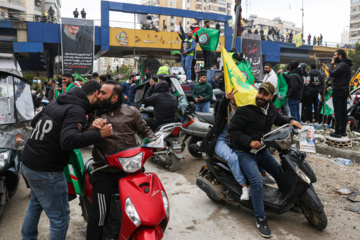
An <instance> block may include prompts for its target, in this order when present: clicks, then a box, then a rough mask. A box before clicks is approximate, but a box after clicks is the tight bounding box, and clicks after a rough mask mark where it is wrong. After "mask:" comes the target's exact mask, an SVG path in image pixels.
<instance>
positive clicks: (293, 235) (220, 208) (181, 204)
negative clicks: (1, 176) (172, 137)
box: [0, 148, 355, 240]
mask: <svg viewBox="0 0 360 240" xmlns="http://www.w3.org/2000/svg"><path fill="white" fill-rule="evenodd" d="M89 154H90V150H89V148H88V149H84V150H83V155H84V159H86V157H88V156H89ZM185 156H186V157H185V159H183V160H182V161H181V162H180V169H179V171H178V172H177V173H170V172H168V171H167V170H165V169H163V168H161V167H159V166H157V165H155V164H153V163H151V162H148V163H146V165H145V167H146V171H151V172H155V173H157V174H158V175H159V177H160V179H161V181H162V183H163V185H164V187H165V189H166V191H167V194H168V196H169V199H170V222H169V225H168V227H167V230H166V232H165V237H164V239H171V240H180V239H181V240H184V239H187V240H192V239H194V240H195V239H196V240H199V239H207V240H208V239H210V240H211V239H214V240H217V239H226V240H227V239H263V238H261V237H260V236H259V235H258V233H257V230H256V228H255V220H254V216H253V212H252V211H251V210H248V209H246V208H242V207H232V206H228V205H219V204H215V203H214V202H212V201H211V200H210V199H209V198H208V197H207V196H206V195H205V194H204V193H203V192H202V191H201V190H199V189H198V188H197V187H196V185H195V179H196V174H197V172H198V170H199V169H200V167H201V165H202V164H203V162H202V160H196V159H194V158H192V157H189V156H187V155H185ZM28 201H29V190H28V189H26V186H25V183H24V181H23V180H21V182H20V186H19V190H18V192H17V193H16V195H15V196H14V197H13V199H11V201H10V203H9V204H8V205H7V206H6V208H5V212H4V216H3V219H2V221H1V222H0V239H2V240H4V239H11V240H12V239H21V234H20V232H21V226H22V222H23V218H24V214H25V211H26V208H27V204H28ZM70 205H71V220H70V226H69V231H68V235H67V239H77V240H79V239H85V234H86V233H85V229H86V223H85V221H84V220H83V219H82V217H81V209H80V206H79V205H78V200H77V199H75V200H73V201H72V202H71V203H70ZM268 223H269V226H270V228H271V230H272V232H273V238H272V239H291V240H296V239H319V240H320V239H334V238H333V237H332V235H331V232H330V231H328V229H329V228H331V226H330V227H328V229H326V230H325V231H323V232H319V231H317V230H316V229H314V228H313V227H311V226H310V225H309V224H308V222H307V221H306V219H305V218H304V217H303V215H302V214H301V213H298V212H293V211H290V212H288V213H285V214H283V215H276V214H268ZM343 230H344V229H343ZM48 231H49V221H48V219H47V217H46V215H45V214H43V215H42V217H41V220H40V223H39V239H40V240H42V239H48ZM339 233H340V232H339ZM340 236H341V234H340ZM338 237H339V236H338ZM354 239H355V238H354Z"/></svg>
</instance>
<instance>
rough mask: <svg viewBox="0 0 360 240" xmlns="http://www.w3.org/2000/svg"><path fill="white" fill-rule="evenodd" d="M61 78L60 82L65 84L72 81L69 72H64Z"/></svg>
mask: <svg viewBox="0 0 360 240" xmlns="http://www.w3.org/2000/svg"><path fill="white" fill-rule="evenodd" d="M61 80H62V83H63V84H65V86H69V84H70V83H72V81H73V79H72V75H71V73H65V74H64V75H63V76H62V78H61Z"/></svg>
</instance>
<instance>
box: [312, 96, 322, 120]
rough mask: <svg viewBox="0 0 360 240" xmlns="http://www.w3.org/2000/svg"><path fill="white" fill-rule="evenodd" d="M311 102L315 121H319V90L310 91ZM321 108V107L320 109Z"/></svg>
mask: <svg viewBox="0 0 360 240" xmlns="http://www.w3.org/2000/svg"><path fill="white" fill-rule="evenodd" d="M311 104H312V105H313V106H314V115H315V117H314V118H315V122H317V123H320V122H321V120H320V111H319V91H318V90H313V91H311ZM320 110H321V109H320Z"/></svg>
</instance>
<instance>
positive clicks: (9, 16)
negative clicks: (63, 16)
mask: <svg viewBox="0 0 360 240" xmlns="http://www.w3.org/2000/svg"><path fill="white" fill-rule="evenodd" d="M0 19H4V20H11V21H24V22H47V23H59V22H60V17H59V16H55V15H54V16H51V15H49V14H48V15H47V16H45V14H43V15H41V16H40V15H36V14H29V13H19V12H4V11H0Z"/></svg>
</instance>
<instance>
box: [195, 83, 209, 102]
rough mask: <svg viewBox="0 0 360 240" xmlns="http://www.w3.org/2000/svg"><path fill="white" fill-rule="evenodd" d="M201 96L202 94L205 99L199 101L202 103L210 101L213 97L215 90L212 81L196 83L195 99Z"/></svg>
mask: <svg viewBox="0 0 360 240" xmlns="http://www.w3.org/2000/svg"><path fill="white" fill-rule="evenodd" d="M200 96H202V97H203V98H204V100H202V101H199V102H201V103H204V102H209V101H210V100H211V99H212V97H213V90H212V86H211V84H210V83H208V82H204V83H200V82H198V83H197V84H195V86H194V91H193V98H194V100H195V98H198V97H200Z"/></svg>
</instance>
